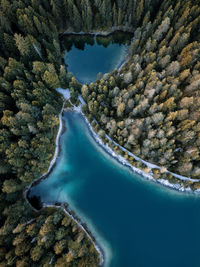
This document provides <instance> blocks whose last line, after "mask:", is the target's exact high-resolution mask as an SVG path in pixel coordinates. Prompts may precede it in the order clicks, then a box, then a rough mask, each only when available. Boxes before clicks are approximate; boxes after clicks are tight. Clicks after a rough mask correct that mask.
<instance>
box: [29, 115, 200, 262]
mask: <svg viewBox="0 0 200 267" xmlns="http://www.w3.org/2000/svg"><path fill="white" fill-rule="evenodd" d="M64 121H65V124H66V129H67V130H66V132H65V133H64V134H63V135H62V137H61V148H62V149H61V153H60V156H59V158H58V160H57V164H56V167H55V168H54V170H53V171H52V173H51V174H50V175H49V177H48V179H46V180H43V181H42V182H41V183H40V184H38V185H37V186H35V187H33V188H32V190H31V193H30V196H34V195H37V196H40V197H41V200H42V201H43V202H45V203H54V202H56V201H61V202H65V201H67V202H68V203H69V204H70V207H71V208H72V209H74V210H75V211H76V212H77V214H79V215H81V218H83V221H86V222H87V224H88V227H89V229H90V230H92V232H93V234H94V235H95V236H96V237H97V241H98V243H99V244H100V246H101V247H103V250H104V252H105V257H106V262H105V265H106V266H109V267H132V266H136V267H149V266H152V267H161V266H162V267H169V266H170V267H189V266H191V267H199V266H200V263H199V247H200V199H199V197H198V196H194V195H189V194H183V193H179V192H176V191H172V190H170V189H168V188H165V187H162V186H160V185H158V184H156V183H154V182H150V181H147V180H145V179H144V178H142V177H140V176H138V175H136V174H133V173H131V171H130V170H129V169H128V168H126V167H124V166H122V165H121V164H120V163H118V162H117V161H116V160H115V159H112V158H111V157H110V156H109V155H108V154H107V153H106V152H105V151H104V150H103V149H102V148H101V147H100V146H99V145H97V144H96V143H95V141H94V140H93V138H92V137H91V134H90V132H89V130H88V127H87V125H86V123H85V121H84V119H83V117H82V116H81V115H80V114H78V113H75V112H67V113H65V114H64Z"/></svg>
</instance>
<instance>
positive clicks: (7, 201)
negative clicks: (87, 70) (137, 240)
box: [0, 0, 200, 267]
mask: <svg viewBox="0 0 200 267" xmlns="http://www.w3.org/2000/svg"><path fill="white" fill-rule="evenodd" d="M199 25H200V7H199V0H194V1H191V0H187V1H184V3H183V2H181V1H180V0H179V1H176V3H175V2H174V1H167V0H165V1H160V0H154V1H153V0H135V1H129V0H125V1H124V0H115V1H114V0H112V1H110V0H103V1H100V0H95V1H92V0H82V1H78V0H76V1H75V0H74V1H73V0H56V1H49V0H43V1H40V0H24V1H21V0H19V1H16V0H14V1H11V0H1V2H0V116H1V119H0V177H1V179H0V185H1V192H0V200H1V202H0V266H1V267H4V266H18V267H19V266H52V265H53V266H97V265H98V264H99V258H98V252H97V251H96V250H95V248H94V246H93V244H92V243H91V241H90V240H89V239H88V237H87V236H86V235H85V234H84V232H83V231H82V230H81V229H80V228H78V227H77V225H76V223H75V222H74V221H73V220H71V218H69V217H68V216H67V215H66V214H65V213H64V212H63V211H62V209H54V208H47V209H44V210H42V211H40V212H38V213H36V212H34V211H33V210H32V209H31V208H30V206H29V205H28V204H27V203H26V202H25V200H24V198H23V192H24V189H25V188H26V187H27V186H28V185H29V184H30V183H31V182H32V181H34V180H35V179H37V178H38V177H40V176H41V175H42V174H44V173H45V172H46V171H47V170H48V167H49V163H50V161H51V159H52V157H53V154H54V150H55V138H56V134H57V131H58V124H59V119H58V114H59V112H60V110H61V108H62V104H63V101H62V98H61V96H60V95H59V93H58V92H57V91H56V88H58V87H62V88H70V91H71V92H72V101H74V102H75V101H76V97H77V95H78V92H79V91H80V84H79V83H78V82H77V81H76V80H75V78H74V77H72V75H69V74H67V75H66V69H65V67H64V66H63V64H62V62H63V61H62V59H63V52H62V50H61V48H60V41H59V35H60V34H61V33H63V32H65V31H68V32H74V31H75V32H80V31H84V32H90V31H99V30H101V31H106V30H108V29H110V28H112V27H113V26H115V27H117V26H119V27H122V28H123V29H129V30H130V29H132V31H134V32H135V33H134V42H133V43H132V45H131V48H130V61H129V62H128V64H126V65H125V66H124V67H123V68H122V69H121V70H120V72H118V71H116V70H115V71H113V72H112V73H110V74H108V75H106V76H104V77H103V79H101V80H98V81H97V82H96V83H92V84H90V85H84V86H83V87H82V89H81V92H82V95H83V98H84V99H85V101H86V102H87V106H85V107H84V112H85V113H86V114H87V116H88V117H89V118H90V119H91V120H92V118H93V117H94V118H95V119H96V120H97V121H98V122H99V123H100V125H101V127H102V129H103V130H102V131H101V132H100V133H99V134H100V135H101V136H104V134H105V132H106V133H108V134H109V136H111V137H112V138H113V139H114V140H116V141H117V142H118V143H119V144H121V145H123V146H124V147H127V148H128V149H130V150H131V151H132V152H134V154H136V155H140V156H142V157H143V158H144V159H148V160H150V161H152V162H156V163H159V164H160V165H161V166H167V167H168V168H169V169H170V170H178V172H179V173H180V174H185V175H188V176H191V177H195V178H197V177H199V178H200V163H199V160H200V156H199V146H200V111H199V108H200V95H199V86H200V83H199V81H200V73H199V71H200V62H199V55H200V44H199V37H200V32H199V27H200V26H199ZM97 131H98V128H97ZM155 136H156V137H157V138H155Z"/></svg>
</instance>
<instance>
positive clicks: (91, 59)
mask: <svg viewBox="0 0 200 267" xmlns="http://www.w3.org/2000/svg"><path fill="white" fill-rule="evenodd" d="M131 37H132V34H125V33H117V34H115V35H111V36H109V37H103V36H97V37H94V36H92V35H86V36H80V35H66V36H64V37H63V39H62V47H63V49H64V50H65V56H64V61H65V64H66V65H68V67H67V70H68V72H72V73H73V74H74V76H75V77H76V78H77V79H78V81H79V82H81V83H90V82H94V81H96V79H97V75H98V73H101V74H105V73H108V72H110V71H111V70H114V69H116V68H119V67H120V66H121V65H122V63H123V62H124V60H125V57H126V55H127V50H128V44H130V40H131Z"/></svg>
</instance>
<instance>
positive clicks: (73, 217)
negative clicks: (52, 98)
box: [23, 94, 105, 266]
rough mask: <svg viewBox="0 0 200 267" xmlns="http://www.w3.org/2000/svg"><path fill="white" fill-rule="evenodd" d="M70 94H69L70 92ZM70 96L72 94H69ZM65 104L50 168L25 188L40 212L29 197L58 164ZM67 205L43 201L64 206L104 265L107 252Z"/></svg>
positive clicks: (65, 211)
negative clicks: (33, 189)
mask: <svg viewBox="0 0 200 267" xmlns="http://www.w3.org/2000/svg"><path fill="white" fill-rule="evenodd" d="M68 95H69V94H68ZM69 96H70V95H69ZM64 105H65V101H64V102H63V107H62V109H61V111H60V113H59V128H58V132H57V135H56V141H55V145H56V148H55V152H54V156H53V158H52V160H51V162H50V164H49V168H48V170H47V172H46V173H44V174H43V175H42V176H40V177H39V178H38V179H35V180H34V181H33V182H32V183H30V185H29V186H28V187H27V188H26V189H25V190H24V194H23V195H24V198H25V200H26V202H27V203H28V204H29V205H30V206H31V208H32V209H33V210H34V211H35V212H38V210H37V209H35V208H34V207H33V206H32V205H31V203H30V201H29V199H28V193H29V191H30V189H31V187H32V186H34V185H36V184H38V183H40V182H41V181H42V180H43V179H46V178H47V177H48V175H49V174H50V173H51V172H52V170H53V168H54V167H55V165H56V161H57V158H58V156H59V152H60V137H61V135H62V134H63V133H64V131H65V129H64V124H63V118H62V116H63V111H64ZM65 204H66V206H64V203H55V204H54V205H53V204H52V205H49V204H45V203H43V206H42V209H43V208H48V207H53V208H62V210H63V211H64V213H65V214H67V215H68V216H69V217H70V218H71V219H72V220H73V221H74V222H75V223H76V224H77V225H78V227H79V228H81V229H82V230H83V232H84V233H85V234H86V236H87V237H88V238H89V239H90V241H91V242H92V244H93V245H94V247H95V249H96V251H97V252H98V254H99V259H100V266H103V264H104V262H105V253H104V251H103V249H102V248H101V246H100V245H98V244H97V242H96V239H95V236H94V235H93V234H92V233H91V232H90V231H89V230H88V229H87V225H86V227H84V226H83V223H82V221H81V219H80V218H79V217H76V216H74V215H72V214H71V211H70V209H69V208H68V203H65Z"/></svg>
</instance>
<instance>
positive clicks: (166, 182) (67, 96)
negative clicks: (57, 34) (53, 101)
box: [57, 88, 200, 193]
mask: <svg viewBox="0 0 200 267" xmlns="http://www.w3.org/2000/svg"><path fill="white" fill-rule="evenodd" d="M57 91H58V92H59V93H60V94H62V95H63V97H64V99H65V100H68V101H70V92H69V89H62V88H58V89H57ZM78 99H79V101H80V105H79V106H78V107H76V106H74V105H73V104H72V106H73V110H74V111H76V112H79V113H81V114H82V116H83V117H84V119H85V121H86V123H87V125H88V127H89V129H90V132H91V134H92V136H93V137H94V139H95V140H96V142H97V143H98V144H100V145H101V146H102V147H103V148H104V150H106V151H107V152H108V153H109V154H110V155H111V156H112V157H114V158H116V159H117V160H118V161H119V162H121V163H122V164H123V165H126V166H127V167H129V168H131V169H132V171H133V172H135V173H138V174H140V175H142V176H143V177H144V178H146V179H148V180H152V181H154V182H157V183H160V184H162V185H164V186H167V187H170V188H173V189H175V190H178V191H181V192H194V193H199V192H200V189H197V190H192V189H191V188H190V186H187V187H185V186H184V184H183V183H180V184H179V183H170V182H169V180H166V179H162V178H159V179H155V178H154V177H153V172H152V170H153V169H158V170H162V168H163V167H160V166H158V165H156V164H152V163H150V162H147V161H145V160H143V159H141V158H140V157H138V156H136V155H134V154H133V153H131V152H130V151H128V150H127V149H126V148H124V147H122V146H120V145H119V144H118V143H116V142H115V141H114V140H113V139H111V138H110V137H109V136H108V135H107V134H106V135H105V138H106V139H107V140H108V142H109V141H110V142H112V143H113V144H114V145H115V146H117V147H118V148H119V149H120V150H121V151H123V152H127V154H128V155H129V156H131V157H133V158H134V159H135V160H136V161H138V162H141V163H143V164H144V165H145V166H146V167H147V168H148V169H149V172H148V173H146V172H144V171H142V170H140V169H139V168H136V167H134V166H132V165H131V164H130V163H129V161H128V160H126V159H125V158H124V157H123V156H121V155H118V154H116V153H115V151H113V150H112V149H111V148H110V146H109V145H108V143H106V144H104V142H103V141H102V140H101V138H100V137H99V136H98V135H97V134H96V132H95V131H94V130H93V128H92V126H91V124H90V122H89V121H88V119H87V117H86V116H85V115H84V114H83V112H82V106H83V105H84V104H86V103H85V101H84V100H83V98H82V96H81V95H79V97H78ZM95 121H96V120H95ZM96 123H97V124H98V122H97V121H96ZM165 173H166V174H170V175H172V176H173V177H175V178H176V179H179V180H180V181H188V182H193V183H195V182H199V181H200V179H191V178H190V177H185V176H182V175H179V174H176V173H173V172H170V171H168V170H167V169H166V170H165Z"/></svg>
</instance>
